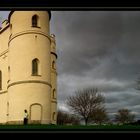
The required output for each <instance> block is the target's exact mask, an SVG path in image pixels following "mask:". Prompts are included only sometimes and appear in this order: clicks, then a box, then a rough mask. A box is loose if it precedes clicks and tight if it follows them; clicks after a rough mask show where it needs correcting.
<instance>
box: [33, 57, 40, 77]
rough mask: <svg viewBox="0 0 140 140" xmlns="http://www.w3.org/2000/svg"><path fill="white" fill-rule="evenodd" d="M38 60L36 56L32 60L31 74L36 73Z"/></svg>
mask: <svg viewBox="0 0 140 140" xmlns="http://www.w3.org/2000/svg"><path fill="white" fill-rule="evenodd" d="M38 65H39V60H38V59H37V58H36V59H34V60H33V61H32V75H38Z"/></svg>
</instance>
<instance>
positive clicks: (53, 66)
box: [52, 61, 56, 69]
mask: <svg viewBox="0 0 140 140" xmlns="http://www.w3.org/2000/svg"><path fill="white" fill-rule="evenodd" d="M52 68H53V69H56V67H55V61H53V62H52Z"/></svg>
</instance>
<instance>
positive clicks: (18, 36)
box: [7, 11, 57, 124]
mask: <svg viewBox="0 0 140 140" xmlns="http://www.w3.org/2000/svg"><path fill="white" fill-rule="evenodd" d="M50 18H51V14H50V12H49V11H12V12H10V14H9V32H10V35H9V41H8V66H7V68H8V80H7V114H8V115H7V121H8V122H9V123H14V124H15V123H23V115H24V110H25V109H26V110H27V111H28V113H29V123H41V124H50V123H52V124H56V116H57V111H56V104H57V102H56V91H57V89H56V76H57V75H56V58H57V55H56V52H55V37H54V36H50V31H49V20H50Z"/></svg>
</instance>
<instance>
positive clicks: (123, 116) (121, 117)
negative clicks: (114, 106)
mask: <svg viewBox="0 0 140 140" xmlns="http://www.w3.org/2000/svg"><path fill="white" fill-rule="evenodd" d="M134 118H135V115H134V114H132V113H131V112H130V110H128V109H120V110H118V112H117V114H116V115H115V120H116V121H117V122H119V123H123V124H125V123H131V122H133V121H134Z"/></svg>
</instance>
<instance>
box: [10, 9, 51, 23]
mask: <svg viewBox="0 0 140 140" xmlns="http://www.w3.org/2000/svg"><path fill="white" fill-rule="evenodd" d="M14 12H15V10H12V11H11V12H10V13H9V16H8V21H9V22H10V18H11V15H12V14H13V13H14ZM46 12H48V14H49V20H50V19H51V11H50V10H47V11H46Z"/></svg>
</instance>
